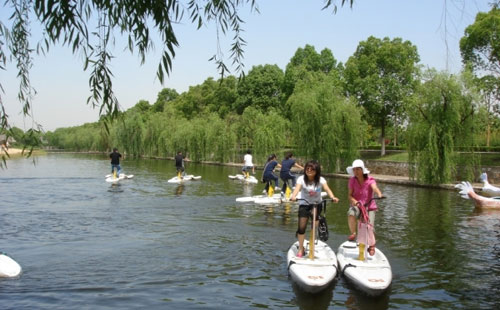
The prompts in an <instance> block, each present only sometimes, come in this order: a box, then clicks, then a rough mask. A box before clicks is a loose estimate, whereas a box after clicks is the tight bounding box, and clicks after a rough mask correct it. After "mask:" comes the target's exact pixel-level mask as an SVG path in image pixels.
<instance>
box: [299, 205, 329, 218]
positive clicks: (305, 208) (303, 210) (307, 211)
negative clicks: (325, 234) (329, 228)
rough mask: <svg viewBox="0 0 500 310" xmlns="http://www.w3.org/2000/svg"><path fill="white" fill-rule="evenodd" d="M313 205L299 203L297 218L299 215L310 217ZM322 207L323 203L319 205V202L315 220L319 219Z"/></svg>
mask: <svg viewBox="0 0 500 310" xmlns="http://www.w3.org/2000/svg"><path fill="white" fill-rule="evenodd" d="M313 206H314V205H300V206H299V218H300V217H312V210H313ZM322 208H323V205H321V204H319V205H318V206H317V211H316V220H318V219H319V214H320V213H321V210H322Z"/></svg>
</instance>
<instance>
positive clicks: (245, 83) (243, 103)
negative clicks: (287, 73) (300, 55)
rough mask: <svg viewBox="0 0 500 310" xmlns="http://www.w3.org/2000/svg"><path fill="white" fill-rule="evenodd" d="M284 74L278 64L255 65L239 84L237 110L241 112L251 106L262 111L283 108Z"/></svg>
mask: <svg viewBox="0 0 500 310" xmlns="http://www.w3.org/2000/svg"><path fill="white" fill-rule="evenodd" d="M283 76H284V73H283V70H281V69H280V68H279V67H278V66H277V65H264V66H262V65H259V66H254V67H253V68H252V69H251V70H250V71H249V72H248V74H247V75H246V76H245V77H244V78H243V79H242V80H241V81H240V83H239V85H238V97H237V100H236V102H235V106H234V109H235V110H236V112H237V113H238V114H241V113H243V111H244V110H245V109H246V108H247V107H250V106H252V107H254V108H257V109H259V110H261V111H262V112H267V111H268V110H269V109H270V108H277V109H279V110H282V106H281V102H282V100H281V98H282V93H281V86H282V83H283Z"/></svg>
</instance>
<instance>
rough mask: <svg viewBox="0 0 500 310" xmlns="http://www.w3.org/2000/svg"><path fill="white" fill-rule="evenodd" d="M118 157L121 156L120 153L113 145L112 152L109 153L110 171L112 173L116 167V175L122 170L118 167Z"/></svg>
mask: <svg viewBox="0 0 500 310" xmlns="http://www.w3.org/2000/svg"><path fill="white" fill-rule="evenodd" d="M120 157H122V154H120V153H118V149H117V148H116V147H115V148H114V149H113V153H111V154H109V158H111V173H114V171H115V168H116V170H117V171H116V173H117V175H120V173H121V171H122V168H121V167H120Z"/></svg>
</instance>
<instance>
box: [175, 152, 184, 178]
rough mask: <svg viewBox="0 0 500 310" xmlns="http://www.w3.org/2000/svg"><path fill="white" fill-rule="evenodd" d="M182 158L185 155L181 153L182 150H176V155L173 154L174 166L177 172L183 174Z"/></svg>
mask: <svg viewBox="0 0 500 310" xmlns="http://www.w3.org/2000/svg"><path fill="white" fill-rule="evenodd" d="M184 158H185V156H184V155H182V152H180V151H179V152H177V155H175V168H176V170H177V174H178V175H179V174H183V175H184V170H185V168H184Z"/></svg>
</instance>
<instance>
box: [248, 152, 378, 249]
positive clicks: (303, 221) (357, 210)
mask: <svg viewBox="0 0 500 310" xmlns="http://www.w3.org/2000/svg"><path fill="white" fill-rule="evenodd" d="M276 167H278V168H280V176H279V178H278V176H277V175H275V174H274V173H273V171H274V169H275V168H276ZM292 168H298V169H301V170H303V174H302V175H300V176H299V177H298V178H297V177H296V176H295V175H294V174H293V173H292ZM242 170H243V174H245V175H246V176H248V175H249V171H250V170H252V172H253V173H255V167H254V165H253V163H252V156H251V154H250V151H247V154H246V155H245V157H244V163H243V169H242ZM347 173H348V174H349V175H350V176H351V178H350V179H349V183H348V200H349V210H348V211H347V219H348V220H347V222H348V225H349V230H350V235H349V236H348V240H350V241H355V240H356V237H357V236H356V235H357V233H356V228H357V220H358V219H360V217H361V216H362V211H363V209H362V208H365V209H364V210H366V213H367V215H368V216H367V217H368V220H369V223H370V224H371V225H372V227H374V225H375V212H376V211H377V204H376V203H375V200H373V199H372V198H373V194H376V195H377V196H378V197H379V198H382V197H383V195H382V192H381V191H380V189H379V188H378V186H377V183H376V182H375V179H374V178H373V177H371V176H369V175H368V174H369V173H370V171H369V170H368V169H366V167H365V165H364V162H363V161H362V160H360V159H356V160H355V161H354V162H353V163H352V166H349V167H347ZM280 178H281V180H282V181H283V186H282V187H281V188H280V187H279V179H280ZM262 182H263V183H265V184H266V187H265V189H264V192H265V193H268V194H269V196H272V194H273V191H274V190H276V191H280V190H281V194H282V195H285V196H286V198H289V199H290V200H291V201H295V200H297V197H298V195H299V193H300V197H301V199H300V201H299V212H298V217H299V221H298V228H297V232H296V236H297V239H298V241H299V250H298V252H297V256H298V257H303V256H304V255H305V248H304V239H305V238H304V236H305V230H306V227H307V222H308V220H309V218H310V217H311V214H312V212H311V210H312V208H313V207H314V206H316V207H318V208H319V209H318V210H317V216H316V219H315V220H316V221H318V220H319V214H320V213H321V211H322V210H321V204H320V203H321V201H322V200H323V198H322V195H321V193H322V191H325V192H326V194H327V195H328V197H329V198H330V199H331V200H332V201H333V202H335V203H337V202H338V201H339V199H338V198H337V197H335V196H334V194H333V191H332V190H331V189H330V187H329V186H328V183H327V182H326V180H325V179H324V178H323V177H322V176H321V166H320V164H319V163H318V162H317V161H315V160H311V161H308V162H307V163H306V164H305V165H304V167H302V166H301V165H299V164H298V163H297V162H296V161H295V159H294V158H293V153H292V152H288V153H287V154H286V156H285V158H284V159H283V161H282V162H281V164H280V163H278V161H277V159H276V155H275V154H271V155H270V156H269V157H268V159H267V162H266V164H265V166H264V172H263V173H262ZM273 183H274V187H273ZM292 190H293V192H291V193H290V191H292ZM368 254H370V255H372V256H373V255H375V244H371V245H370V246H369V247H368Z"/></svg>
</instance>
